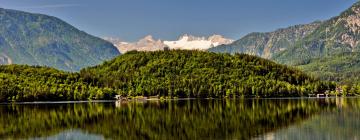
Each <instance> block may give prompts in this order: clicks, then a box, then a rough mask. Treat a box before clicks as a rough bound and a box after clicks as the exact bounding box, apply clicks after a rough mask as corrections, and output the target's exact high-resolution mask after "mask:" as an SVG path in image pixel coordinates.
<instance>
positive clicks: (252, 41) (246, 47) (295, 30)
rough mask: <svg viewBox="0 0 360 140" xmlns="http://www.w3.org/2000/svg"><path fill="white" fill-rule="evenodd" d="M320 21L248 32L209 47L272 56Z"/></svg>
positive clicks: (316, 25) (215, 50)
mask: <svg viewBox="0 0 360 140" xmlns="http://www.w3.org/2000/svg"><path fill="white" fill-rule="evenodd" d="M320 24H321V22H314V23H311V24H304V25H296V26H291V27H289V28H284V29H279V30H276V31H274V32H268V33H250V34H248V35H246V36H245V37H243V38H241V39H239V40H237V41H235V42H234V43H231V44H228V45H220V46H218V47H215V48H210V49H209V51H212V52H226V53H232V54H234V53H246V54H251V55H257V56H261V57H263V58H272V56H274V54H276V53H279V52H282V51H284V50H286V49H288V48H289V47H290V46H292V45H294V44H295V42H296V41H298V40H301V39H302V38H304V37H305V36H307V35H309V34H310V33H312V32H313V31H314V30H315V29H316V28H317V27H319V25H320Z"/></svg>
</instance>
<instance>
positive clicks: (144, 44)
mask: <svg viewBox="0 0 360 140" xmlns="http://www.w3.org/2000/svg"><path fill="white" fill-rule="evenodd" d="M104 39H105V40H107V41H110V42H112V43H113V44H114V45H115V46H117V48H118V50H119V51H120V52H122V53H125V52H128V51H131V50H138V51H157V50H163V49H164V48H165V47H168V48H170V49H180V50H206V49H208V48H211V47H216V46H218V45H222V44H230V43H232V42H233V40H232V39H228V38H225V37H223V36H221V35H212V36H209V37H196V36H193V35H187V34H185V35H183V36H180V37H179V39H178V40H175V41H167V40H160V39H157V40H156V39H154V38H153V37H152V36H151V35H148V36H146V37H144V38H143V39H140V40H139V41H138V42H132V43H129V42H125V41H123V40H121V39H117V38H111V37H105V38H104Z"/></svg>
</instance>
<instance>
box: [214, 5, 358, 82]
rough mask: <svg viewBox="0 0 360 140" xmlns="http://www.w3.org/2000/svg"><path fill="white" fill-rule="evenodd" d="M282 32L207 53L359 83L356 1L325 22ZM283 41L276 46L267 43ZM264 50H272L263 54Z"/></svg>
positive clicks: (252, 36) (256, 36) (251, 37)
mask: <svg viewBox="0 0 360 140" xmlns="http://www.w3.org/2000/svg"><path fill="white" fill-rule="evenodd" d="M291 28H293V29H295V30H291ZM289 29H290V30H289ZM281 30H282V29H280V30H277V31H275V32H279V31H281ZM283 31H288V32H279V33H280V34H279V35H280V36H273V37H268V36H267V35H266V34H269V33H253V34H249V35H247V36H245V37H243V38H241V39H239V40H238V41H235V42H234V43H232V44H230V45H221V46H218V47H215V48H211V49H209V51H213V52H227V53H232V54H234V53H247V54H252V55H257V56H261V57H264V58H267V59H272V60H274V61H276V62H278V63H281V64H287V65H291V66H296V67H298V68H300V69H302V70H304V71H306V72H308V73H311V74H313V75H314V76H316V77H320V78H322V79H324V80H331V81H336V82H340V83H346V84H353V83H354V84H356V83H360V82H359V79H360V76H359V74H360V73H359V72H360V71H359V66H360V55H359V52H360V2H356V3H355V4H353V5H352V6H351V7H350V8H348V9H347V10H345V11H344V12H342V13H341V14H339V16H336V17H333V18H331V19H329V20H325V21H322V22H314V23H311V24H305V25H298V26H293V27H290V28H286V29H285V30H283ZM275 32H272V33H273V34H274V33H275ZM291 35H294V36H291ZM281 36H283V37H281ZM270 38H272V39H270ZM289 38H292V39H291V40H288V39H289ZM284 39H285V41H279V42H280V43H273V41H270V40H284ZM269 42H270V45H268V44H269ZM265 44H266V45H265ZM275 44H278V45H275ZM266 48H271V49H270V50H273V51H266V50H267V49H266ZM276 48H278V49H276ZM266 52H270V53H266ZM267 54H270V55H267Z"/></svg>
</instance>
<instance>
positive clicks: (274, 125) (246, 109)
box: [0, 98, 360, 140]
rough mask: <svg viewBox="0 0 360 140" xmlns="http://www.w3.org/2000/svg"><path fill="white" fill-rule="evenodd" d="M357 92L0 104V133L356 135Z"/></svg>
mask: <svg viewBox="0 0 360 140" xmlns="http://www.w3.org/2000/svg"><path fill="white" fill-rule="evenodd" d="M359 118H360V99H358V98H327V99H309V98H292V99H290V98H289V99H236V100H235V99H234V100H232V99H227V100H225V99H223V100H220V99H209V100H205V99H203V100H173V101H143V102H131V101H130V102H113V101H110V102H58V103H31V104H2V105H0V139H77V140H81V139H84V140H91V139H164V140H165V139H267V140H273V139H314V140H315V139H316V140H321V139H334V140H335V139H360V133H359V132H360V119H359Z"/></svg>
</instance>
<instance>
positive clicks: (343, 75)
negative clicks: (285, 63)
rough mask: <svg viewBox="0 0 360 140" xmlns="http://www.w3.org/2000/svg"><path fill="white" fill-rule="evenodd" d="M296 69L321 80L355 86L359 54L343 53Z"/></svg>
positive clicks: (315, 60) (311, 61) (359, 67)
mask: <svg viewBox="0 0 360 140" xmlns="http://www.w3.org/2000/svg"><path fill="white" fill-rule="evenodd" d="M298 67H299V68H300V69H302V70H304V71H305V72H308V73H309V74H311V75H314V76H316V77H318V78H321V79H322V80H328V81H336V82H339V83H341V84H350V85H351V84H356V83H358V82H359V80H360V77H359V75H360V53H343V54H339V55H333V56H329V57H323V58H320V59H312V60H310V61H309V62H308V64H306V65H299V66H298Z"/></svg>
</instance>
